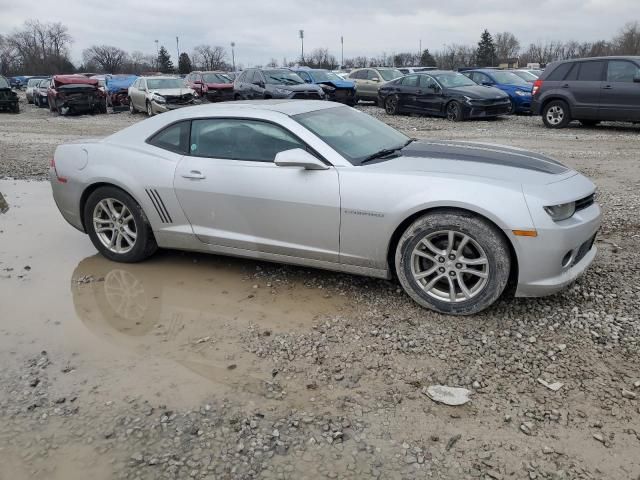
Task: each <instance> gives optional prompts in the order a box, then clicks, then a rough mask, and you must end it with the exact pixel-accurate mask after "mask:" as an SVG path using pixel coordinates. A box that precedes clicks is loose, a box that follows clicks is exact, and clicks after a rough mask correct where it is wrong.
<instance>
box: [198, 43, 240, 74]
mask: <svg viewBox="0 0 640 480" xmlns="http://www.w3.org/2000/svg"><path fill="white" fill-rule="evenodd" d="M226 58H227V52H226V50H225V49H224V47H212V46H210V45H198V46H197V47H195V48H194V50H193V54H192V55H191V59H192V61H193V64H194V65H198V67H199V68H200V69H201V70H228V69H229V68H230V67H229V64H228V63H227V62H226Z"/></svg>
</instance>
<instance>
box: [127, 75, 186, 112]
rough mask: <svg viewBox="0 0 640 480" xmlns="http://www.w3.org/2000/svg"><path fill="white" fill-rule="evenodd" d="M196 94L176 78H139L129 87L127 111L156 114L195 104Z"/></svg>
mask: <svg viewBox="0 0 640 480" xmlns="http://www.w3.org/2000/svg"><path fill="white" fill-rule="evenodd" d="M195 94H196V92H195V91H194V90H193V89H192V88H189V87H187V86H185V84H184V80H182V79H181V78H178V77H160V76H158V77H140V78H138V79H137V80H136V81H135V82H133V84H132V85H131V86H130V87H129V111H130V112H131V113H136V112H147V115H148V116H150V117H152V116H153V115H155V114H156V113H163V112H168V111H169V110H175V109H176V108H181V107H187V106H190V105H194V104H195V103H196V95H195Z"/></svg>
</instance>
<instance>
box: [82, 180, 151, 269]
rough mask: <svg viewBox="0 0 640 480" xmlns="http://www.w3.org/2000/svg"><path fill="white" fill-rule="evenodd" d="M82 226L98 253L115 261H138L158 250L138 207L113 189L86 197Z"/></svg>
mask: <svg viewBox="0 0 640 480" xmlns="http://www.w3.org/2000/svg"><path fill="white" fill-rule="evenodd" d="M84 224H85V229H86V231H87V233H88V234H89V237H90V238H91V241H92V242H93V245H94V246H95V247H96V248H97V249H98V251H99V252H100V253H101V254H102V255H104V256H105V257H107V258H108V259H110V260H114V261H116V262H126V263H131V262H139V261H141V260H144V259H145V258H147V257H148V256H150V255H152V254H153V253H154V252H155V251H156V250H157V248H158V245H157V243H156V240H155V238H154V236H153V231H152V230H151V225H150V224H149V220H148V219H147V216H146V215H145V213H144V211H143V210H142V207H140V205H138V203H137V202H136V201H135V200H134V199H133V198H132V197H131V196H130V195H129V194H127V193H125V192H124V191H122V190H120V189H119V188H116V187H100V188H98V189H96V190H95V191H94V192H92V193H91V195H89V198H88V199H87V202H86V204H85V208H84Z"/></svg>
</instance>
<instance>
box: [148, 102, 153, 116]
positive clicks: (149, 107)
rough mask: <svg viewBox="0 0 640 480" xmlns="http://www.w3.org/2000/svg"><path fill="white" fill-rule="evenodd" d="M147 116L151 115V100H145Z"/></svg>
mask: <svg viewBox="0 0 640 480" xmlns="http://www.w3.org/2000/svg"><path fill="white" fill-rule="evenodd" d="M147 117H153V107H152V106H151V102H147Z"/></svg>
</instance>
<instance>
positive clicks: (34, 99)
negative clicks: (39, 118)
mask: <svg viewBox="0 0 640 480" xmlns="http://www.w3.org/2000/svg"><path fill="white" fill-rule="evenodd" d="M33 105H34V106H36V107H38V108H40V105H38V97H33Z"/></svg>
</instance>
